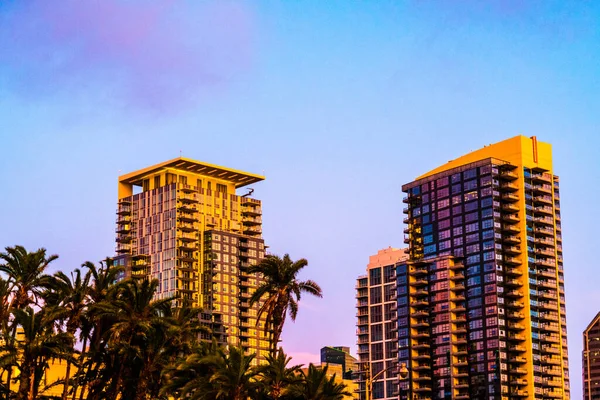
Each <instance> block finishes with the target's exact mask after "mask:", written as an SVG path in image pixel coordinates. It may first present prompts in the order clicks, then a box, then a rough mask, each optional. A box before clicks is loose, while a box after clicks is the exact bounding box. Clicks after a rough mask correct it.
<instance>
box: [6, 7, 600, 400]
mask: <svg viewBox="0 0 600 400" xmlns="http://www.w3.org/2000/svg"><path fill="white" fill-rule="evenodd" d="M598 20H600V3H598V2H593V1H579V2H575V1H554V0H547V1H535V0H532V1H527V2H524V1H517V0H505V1H501V0H495V1H494V0H490V1H487V2H479V1H461V2H454V1H449V0H438V1H385V0H379V1H336V0H332V1H327V2H323V1H309V0H307V1H286V2H260V1H255V2H231V1H202V2H199V1H192V0H187V1H177V2H175V1H167V0H152V1H146V2H143V5H142V2H141V1H137V0H128V1H126V0H122V1H118V0H103V1H99V0H90V1H86V2H82V1H75V0H63V1H61V2H47V1H41V0H30V1H16V0H0V139H1V140H0V144H1V148H2V150H3V152H2V156H0V188H1V191H0V193H1V194H2V195H1V196H0V221H1V228H0V247H5V246H12V245H15V244H22V245H24V246H26V247H27V248H28V249H31V250H34V249H37V248H39V247H44V248H46V249H48V252H49V253H56V254H59V255H60V259H59V260H58V261H56V262H55V265H54V266H53V268H54V269H55V270H56V269H60V270H64V271H68V270H71V269H73V268H76V267H79V266H80V265H81V263H83V262H84V261H87V260H91V261H98V260H100V259H103V258H104V257H106V256H110V255H113V254H114V236H115V234H114V228H115V225H114V224H115V208H116V200H117V177H118V176H119V175H120V174H123V173H126V172H131V171H134V170H137V169H140V168H143V167H145V166H148V165H151V164H155V163H158V162H161V161H165V160H168V159H171V158H175V157H177V156H179V155H183V156H185V157H189V158H193V159H197V160H202V161H206V162H210V163H214V164H219V165H224V166H228V167H231V168H236V169H241V170H247V171H249V172H254V173H259V174H264V175H265V176H266V180H265V181H264V182H261V183H259V184H256V185H254V186H253V187H254V189H255V192H254V195H255V196H256V197H257V198H260V199H261V200H263V212H264V216H263V223H264V228H263V230H264V237H265V240H266V242H267V244H268V245H269V246H270V250H271V251H272V252H273V253H276V254H284V253H289V254H290V255H291V257H292V258H302V257H304V258H306V259H308V261H309V265H308V267H306V268H305V271H304V272H303V275H302V276H301V277H302V278H304V279H313V280H315V281H317V282H318V283H319V284H320V285H321V286H322V288H323V292H324V298H323V299H313V298H309V297H305V298H304V297H303V299H302V302H301V309H300V312H299V315H298V318H297V320H296V322H295V323H292V322H288V324H287V325H286V327H285V329H284V346H285V349H286V351H287V352H289V353H290V354H292V355H293V356H294V360H295V361H298V362H309V361H318V358H319V356H318V354H319V349H320V348H321V347H323V346H326V345H336V346H337V345H346V346H351V347H352V348H355V342H356V337H355V329H356V327H355V308H354V307H355V298H354V294H355V292H354V285H355V279H356V277H357V276H359V275H361V274H363V273H364V272H365V268H366V264H367V263H368V258H369V255H372V254H375V253H376V252H377V250H378V249H381V248H385V247H388V246H394V247H401V246H403V234H402V230H403V226H402V219H403V215H402V208H403V205H402V201H401V199H402V192H401V185H402V184H404V183H407V182H410V181H411V180H413V179H414V178H415V177H417V176H418V175H420V174H422V173H424V172H426V171H428V170H430V169H432V168H434V167H436V166H438V165H440V164H443V163H445V162H446V161H448V160H450V159H452V158H456V157H458V156H460V155H462V154H464V153H467V152H469V151H471V150H475V149H477V148H480V147H482V146H484V145H487V144H490V143H494V142H498V141H501V140H503V139H506V138H509V137H512V136H515V135H518V134H523V135H526V136H534V135H535V136H537V137H538V140H540V141H544V142H550V143H552V145H553V152H554V154H553V155H554V168H555V173H556V174H558V175H559V176H560V178H561V201H562V207H561V211H562V212H561V213H562V222H563V238H564V246H563V247H564V258H565V280H566V284H565V286H566V297H567V321H568V333H569V351H570V371H571V383H572V386H571V390H572V393H573V397H574V398H578V397H579V396H580V394H581V378H580V371H581V348H582V336H581V334H582V331H583V329H584V328H585V326H586V325H587V324H588V323H589V321H590V320H591V319H592V318H593V316H594V315H595V314H596V313H597V312H598V311H600V275H599V274H598V273H597V271H598V266H597V262H596V260H597V259H598V257H595V255H596V254H595V249H597V248H598V247H599V245H600V243H599V240H598V235H597V231H596V229H594V227H597V226H600V217H599V214H598V213H597V212H595V211H594V209H596V208H597V207H598V198H600V189H599V185H598V182H599V179H600V161H599V159H598V156H597V148H598V147H599V146H600V24H598V23H597V21H598Z"/></svg>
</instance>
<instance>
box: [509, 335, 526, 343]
mask: <svg viewBox="0 0 600 400" xmlns="http://www.w3.org/2000/svg"><path fill="white" fill-rule="evenodd" d="M525 339H526V338H525V335H520V334H513V335H508V340H509V341H513V342H524V341H525Z"/></svg>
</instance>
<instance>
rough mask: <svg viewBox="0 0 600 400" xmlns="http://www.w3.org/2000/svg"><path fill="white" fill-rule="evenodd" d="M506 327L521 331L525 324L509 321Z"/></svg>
mask: <svg viewBox="0 0 600 400" xmlns="http://www.w3.org/2000/svg"><path fill="white" fill-rule="evenodd" d="M508 328H509V329H512V330H514V331H522V330H525V326H524V325H522V324H515V323H509V324H508Z"/></svg>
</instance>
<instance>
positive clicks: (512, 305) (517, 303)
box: [506, 301, 525, 310]
mask: <svg viewBox="0 0 600 400" xmlns="http://www.w3.org/2000/svg"><path fill="white" fill-rule="evenodd" d="M506 307H507V308H510V309H517V310H520V309H522V308H523V307H525V304H524V303H523V302H521V301H509V302H507V303H506Z"/></svg>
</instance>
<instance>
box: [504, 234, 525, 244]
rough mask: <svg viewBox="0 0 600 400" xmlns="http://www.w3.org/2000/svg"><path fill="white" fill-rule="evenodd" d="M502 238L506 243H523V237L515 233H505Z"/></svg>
mask: <svg viewBox="0 0 600 400" xmlns="http://www.w3.org/2000/svg"><path fill="white" fill-rule="evenodd" d="M502 240H503V241H504V243H508V244H518V243H521V238H520V237H518V236H515V235H504V236H503V237H502Z"/></svg>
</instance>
